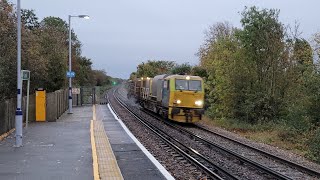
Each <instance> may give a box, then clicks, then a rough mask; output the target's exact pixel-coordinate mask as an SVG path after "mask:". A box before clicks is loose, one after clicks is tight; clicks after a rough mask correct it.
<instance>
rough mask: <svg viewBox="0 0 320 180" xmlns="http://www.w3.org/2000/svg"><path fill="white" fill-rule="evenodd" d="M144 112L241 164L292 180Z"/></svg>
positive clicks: (279, 177) (277, 177)
mask: <svg viewBox="0 0 320 180" xmlns="http://www.w3.org/2000/svg"><path fill="white" fill-rule="evenodd" d="M142 111H144V112H145V113H147V114H149V115H150V116H152V117H154V118H156V119H158V120H160V121H163V122H164V123H165V124H166V125H168V126H170V127H172V128H175V129H177V130H178V131H180V132H181V133H184V134H187V135H188V136H189V137H190V138H192V139H194V140H196V141H200V143H204V144H206V145H208V146H210V147H214V148H217V149H219V150H220V151H223V152H225V153H227V154H229V155H231V156H233V157H235V158H237V159H238V160H239V161H240V162H241V163H246V164H248V165H250V166H252V167H254V168H256V169H259V170H262V171H264V172H265V173H267V174H270V175H272V176H273V177H274V178H276V179H286V180H288V179H292V178H290V177H289V176H286V175H283V174H281V173H279V172H277V171H275V170H273V169H271V168H269V167H266V166H264V165H261V164H259V163H258V162H255V161H252V160H250V159H248V158H246V157H244V156H242V155H240V154H238V153H236V152H233V151H231V150H229V149H227V148H225V147H223V146H220V145H219V144H217V143H214V142H211V141H209V140H207V139H205V138H202V137H200V136H198V135H197V134H195V133H193V132H190V131H188V130H186V129H184V128H183V127H180V126H178V125H175V124H173V123H170V122H167V121H164V120H163V119H162V118H159V117H158V116H156V115H155V114H154V113H152V112H149V111H146V110H143V109H142Z"/></svg>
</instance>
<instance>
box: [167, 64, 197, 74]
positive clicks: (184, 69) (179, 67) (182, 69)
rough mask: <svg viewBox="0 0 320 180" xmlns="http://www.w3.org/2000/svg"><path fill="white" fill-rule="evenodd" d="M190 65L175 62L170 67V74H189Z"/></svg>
mask: <svg viewBox="0 0 320 180" xmlns="http://www.w3.org/2000/svg"><path fill="white" fill-rule="evenodd" d="M191 69H192V66H191V65H190V64H189V63H183V64H176V65H175V66H174V67H173V68H172V69H171V73H172V74H191Z"/></svg>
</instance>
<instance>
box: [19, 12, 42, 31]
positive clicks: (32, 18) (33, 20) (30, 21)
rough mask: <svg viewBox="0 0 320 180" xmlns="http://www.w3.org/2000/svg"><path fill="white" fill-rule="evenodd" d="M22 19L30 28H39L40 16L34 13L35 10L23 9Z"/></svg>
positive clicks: (25, 25) (26, 26)
mask: <svg viewBox="0 0 320 180" xmlns="http://www.w3.org/2000/svg"><path fill="white" fill-rule="evenodd" d="M21 20H22V23H23V24H24V27H25V28H27V29H29V30H34V29H36V28H39V26H40V23H39V21H38V17H37V16H36V14H35V13H34V10H29V9H22V10H21Z"/></svg>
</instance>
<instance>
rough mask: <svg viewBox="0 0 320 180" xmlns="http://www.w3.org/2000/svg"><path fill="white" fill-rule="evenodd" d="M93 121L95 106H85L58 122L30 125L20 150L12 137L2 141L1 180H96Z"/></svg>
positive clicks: (0, 146)
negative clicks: (91, 140)
mask: <svg viewBox="0 0 320 180" xmlns="http://www.w3.org/2000/svg"><path fill="white" fill-rule="evenodd" d="M91 119H92V106H84V107H74V108H73V114H66V113H65V114H63V115H62V116H61V117H60V119H58V120H57V122H38V123H30V124H29V127H28V129H27V130H26V129H25V128H24V138H23V147H20V148H15V147H13V145H14V143H15V138H14V133H13V134H11V135H10V136H9V137H8V138H6V139H5V140H3V141H1V142H0V179H6V180H7V179H8V180H11V179H15V180H38V179H39V180H47V179H48V180H51V179H52V180H73V179H74V180H82V179H83V180H88V179H93V172H92V169H93V167H92V151H91V143H90V120H91Z"/></svg>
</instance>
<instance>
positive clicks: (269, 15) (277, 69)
mask: <svg viewBox="0 0 320 180" xmlns="http://www.w3.org/2000/svg"><path fill="white" fill-rule="evenodd" d="M278 16H279V10H275V9H262V10H259V9H258V8H257V7H251V8H246V9H245V10H244V11H243V12H242V19H241V23H242V26H243V30H242V31H238V33H237V37H238V38H239V40H240V42H241V45H242V46H243V49H244V54H245V58H246V59H248V61H250V63H253V65H254V67H253V68H254V69H252V70H254V71H255V73H256V77H254V79H252V82H251V84H252V88H251V89H250V92H249V93H250V95H249V97H248V102H249V103H248V104H249V106H246V107H247V108H248V112H253V113H250V114H251V115H250V116H249V117H248V118H250V119H251V120H254V121H257V120H270V119H272V118H274V117H275V116H277V115H278V114H279V112H280V109H279V107H280V105H281V94H282V93H283V92H282V91H281V90H282V89H283V88H282V85H283V83H282V81H283V79H282V77H283V73H285V71H284V69H285V68H284V66H283V64H284V63H283V62H282V60H283V59H282V58H281V56H282V52H283V51H284V47H285V44H284V27H283V25H282V24H281V23H280V22H279V20H278Z"/></svg>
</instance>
